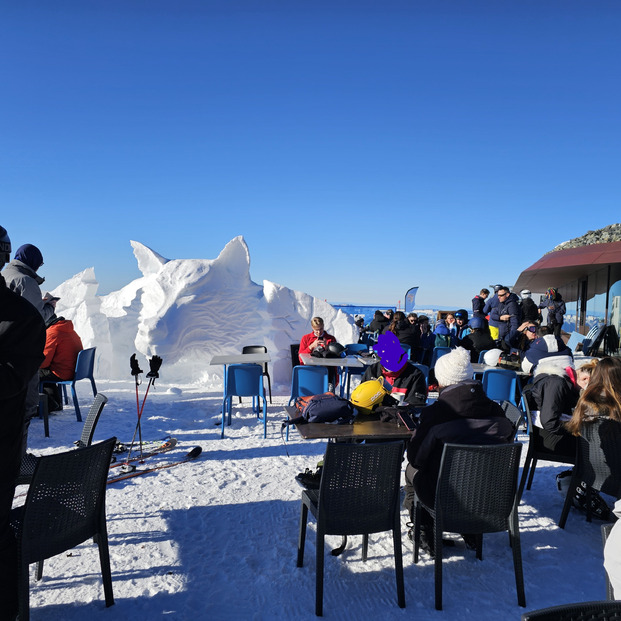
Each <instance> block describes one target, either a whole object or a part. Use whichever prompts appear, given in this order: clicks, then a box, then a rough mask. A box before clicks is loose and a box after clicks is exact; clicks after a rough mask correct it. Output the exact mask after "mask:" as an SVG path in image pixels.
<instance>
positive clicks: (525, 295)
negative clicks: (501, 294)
mask: <svg viewBox="0 0 621 621" xmlns="http://www.w3.org/2000/svg"><path fill="white" fill-rule="evenodd" d="M520 295H521V296H522V299H525V298H530V297H531V296H532V295H533V294H532V293H531V292H530V291H529V290H528V289H523V290H522V291H520Z"/></svg>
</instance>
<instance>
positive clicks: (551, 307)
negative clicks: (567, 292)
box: [539, 287, 567, 338]
mask: <svg viewBox="0 0 621 621" xmlns="http://www.w3.org/2000/svg"><path fill="white" fill-rule="evenodd" d="M539 308H547V309H548V327H549V328H552V331H553V333H554V336H556V337H557V338H560V337H561V328H562V327H563V321H564V316H565V312H566V310H567V309H566V308H565V302H564V300H563V296H562V295H561V293H560V291H559V290H558V289H556V288H555V287H550V288H549V289H548V290H547V291H546V298H545V300H544V301H543V302H541V304H539Z"/></svg>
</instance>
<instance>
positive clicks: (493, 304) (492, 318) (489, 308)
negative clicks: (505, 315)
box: [483, 293, 500, 328]
mask: <svg viewBox="0 0 621 621" xmlns="http://www.w3.org/2000/svg"><path fill="white" fill-rule="evenodd" d="M499 303H500V300H499V299H498V296H497V295H496V294H495V293H494V295H492V296H491V297H489V298H487V301H486V302H485V306H484V307H483V315H485V316H488V315H489V320H488V321H489V325H490V326H494V327H495V328H498V326H499V325H500V319H498V313H497V312H496V309H497V307H498V304H499Z"/></svg>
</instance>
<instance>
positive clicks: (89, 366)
mask: <svg viewBox="0 0 621 621" xmlns="http://www.w3.org/2000/svg"><path fill="white" fill-rule="evenodd" d="M95 349H96V348H95V347H90V348H89V349H83V350H82V351H81V352H79V353H78V359H77V361H76V363H75V374H74V376H73V379H70V380H62V381H61V380H52V379H43V380H41V381H40V382H39V392H42V390H41V389H42V388H43V385H44V384H56V385H57V386H62V387H63V392H64V395H65V405H67V404H68V403H69V399H68V398H67V386H71V398H72V399H73V407H75V416H76V418H77V419H78V421H79V422H82V415H81V414H80V405H79V403H78V395H77V394H76V391H75V383H76V382H79V381H80V380H83V379H88V380H90V381H91V388H92V389H93V397H96V396H97V386H95V378H94V377H93V369H94V367H95Z"/></svg>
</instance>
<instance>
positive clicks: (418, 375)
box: [362, 362, 427, 405]
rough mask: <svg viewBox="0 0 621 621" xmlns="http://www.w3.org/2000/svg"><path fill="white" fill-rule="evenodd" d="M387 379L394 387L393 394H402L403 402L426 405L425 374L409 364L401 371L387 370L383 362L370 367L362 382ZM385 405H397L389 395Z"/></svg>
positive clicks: (385, 398) (385, 399)
mask: <svg viewBox="0 0 621 621" xmlns="http://www.w3.org/2000/svg"><path fill="white" fill-rule="evenodd" d="M380 377H383V378H385V379H386V380H387V381H388V383H389V384H390V385H391V386H392V392H391V394H393V395H394V394H396V393H402V394H403V395H404V398H403V400H404V401H405V402H406V403H409V404H411V405H425V403H426V402H427V383H426V382H425V376H424V375H423V372H422V371H421V370H420V369H419V368H418V367H415V366H414V365H413V364H410V363H409V362H408V363H407V364H405V365H404V366H403V367H402V368H401V369H400V370H399V371H397V372H393V371H389V370H388V369H385V368H384V367H383V366H382V363H381V362H376V363H375V364H372V365H371V366H368V367H367V368H366V370H365V372H364V375H363V376H362V381H363V382H367V381H369V380H372V379H378V378H380ZM383 405H395V400H394V399H393V398H392V397H389V396H388V395H387V396H386V397H384V402H383Z"/></svg>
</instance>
